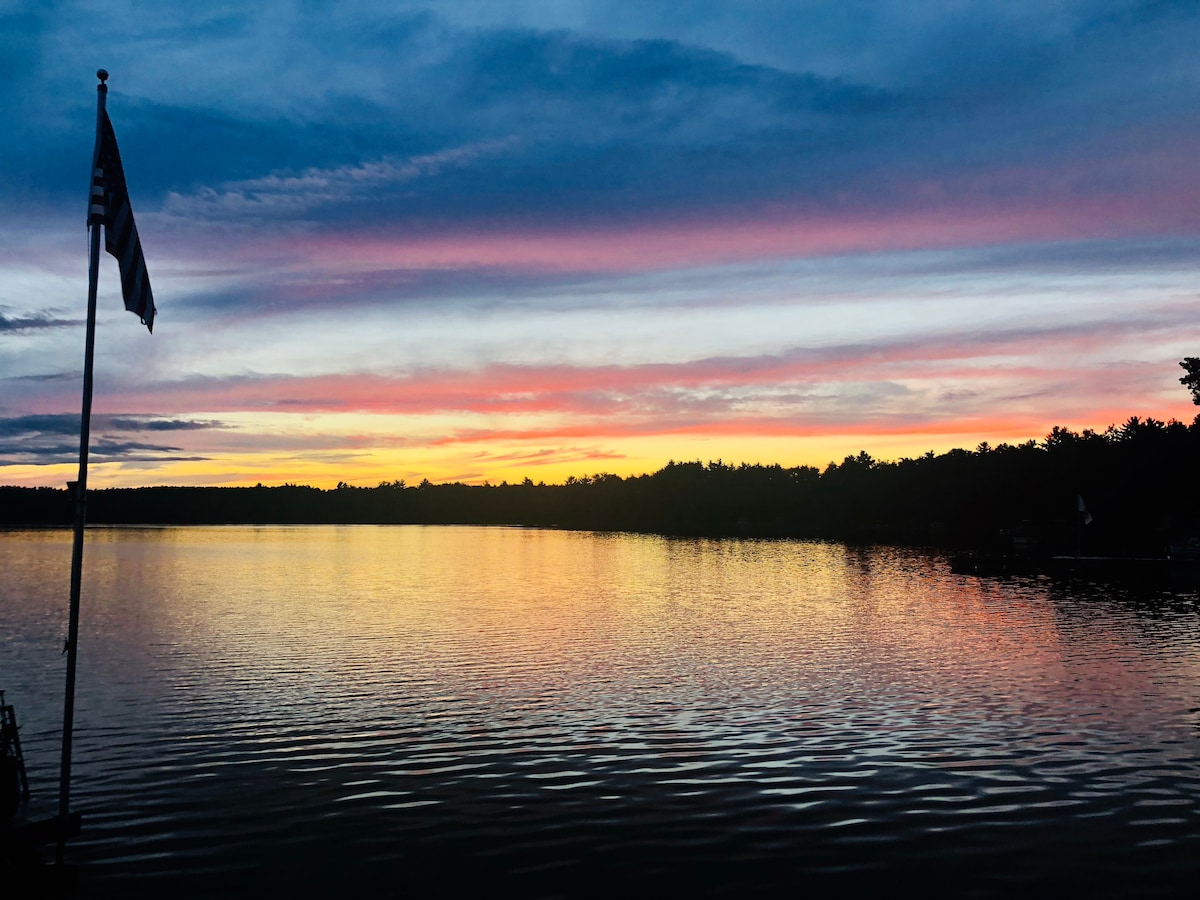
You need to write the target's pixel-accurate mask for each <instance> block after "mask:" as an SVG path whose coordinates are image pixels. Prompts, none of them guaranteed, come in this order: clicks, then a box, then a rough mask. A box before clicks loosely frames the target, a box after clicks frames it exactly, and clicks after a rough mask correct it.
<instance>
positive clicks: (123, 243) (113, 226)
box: [88, 112, 154, 332]
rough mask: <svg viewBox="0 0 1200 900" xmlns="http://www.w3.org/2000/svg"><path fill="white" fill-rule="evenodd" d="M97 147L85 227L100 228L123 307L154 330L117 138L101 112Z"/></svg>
mask: <svg viewBox="0 0 1200 900" xmlns="http://www.w3.org/2000/svg"><path fill="white" fill-rule="evenodd" d="M101 129H102V130H101V135H100V146H98V147H97V148H96V165H95V167H94V168H93V170H92V202H91V208H90V212H89V214H88V225H90V226H96V225H103V226H104V249H105V250H107V251H108V252H109V253H111V254H112V255H113V256H115V257H116V258H117V266H118V267H119V268H120V270H121V295H122V296H123V297H124V298H125V308H126V309H127V310H129V311H130V312H131V313H136V314H137V316H138V317H139V318H140V319H141V320H142V324H143V325H145V326H146V327H147V328H149V329H150V331H151V332H153V331H154V294H153V293H151V291H150V276H149V274H147V272H146V258H145V257H144V256H142V242H141V241H140V240H138V233H137V226H136V225H134V223H133V208H132V207H131V206H130V205H129V191H128V189H127V188H126V187H125V170H124V169H123V168H122V167H121V154H120V153H119V152H118V151H117V135H116V133H115V132H114V131H113V127H112V122H110V121H109V120H108V113H107V112H105V113H104V121H103V124H102V126H101Z"/></svg>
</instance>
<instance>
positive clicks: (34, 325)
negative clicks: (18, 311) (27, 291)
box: [0, 313, 83, 334]
mask: <svg viewBox="0 0 1200 900" xmlns="http://www.w3.org/2000/svg"><path fill="white" fill-rule="evenodd" d="M82 324H83V320H82V319H60V318H58V317H56V316H53V315H50V314H48V313H36V314H34V315H29V316H6V315H4V314H3V313H0V333H7V334H13V333H17V332H23V331H41V330H44V329H47V328H64V327H68V326H72V327H73V326H76V325H82Z"/></svg>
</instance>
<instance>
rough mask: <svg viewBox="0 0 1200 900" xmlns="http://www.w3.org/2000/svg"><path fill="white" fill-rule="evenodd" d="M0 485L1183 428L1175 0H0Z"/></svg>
mask: <svg viewBox="0 0 1200 900" xmlns="http://www.w3.org/2000/svg"><path fill="white" fill-rule="evenodd" d="M0 33H2V34H3V35H4V39H3V42H2V43H0V74H2V75H3V91H4V96H5V102H4V110H5V123H4V128H3V129H0V158H2V159H3V165H2V166H0V199H2V200H3V208H4V211H5V215H4V216H3V218H2V219H0V246H2V247H3V249H4V252H3V254H2V255H0V484H23V485H41V484H48V485H56V486H61V485H62V484H63V483H64V482H65V481H66V480H68V479H70V478H73V477H74V471H75V465H76V455H77V451H78V429H79V408H80V394H81V384H82V367H83V343H84V327H83V319H84V316H85V311H86V294H87V231H86V225H85V213H86V206H87V191H88V186H89V167H90V163H91V156H92V146H93V139H94V129H95V103H96V91H95V85H96V79H95V74H94V73H95V71H96V69H97V68H99V67H101V66H103V67H105V68H107V69H108V70H109V72H110V73H111V78H110V81H109V86H110V90H109V94H108V111H109V115H110V117H111V118H112V122H113V125H114V128H115V130H116V134H117V138H118V140H119V142H120V147H121V155H122V157H123V160H124V165H125V172H126V176H127V178H128V183H129V190H130V195H131V198H132V202H133V208H134V212H135V215H136V218H137V223H138V230H139V232H140V235H141V240H142V245H143V247H144V250H145V256H146V262H147V265H148V268H149V272H150V277H151V280H152V283H153V287H154V293H155V299H156V302H157V306H158V317H157V319H156V321H155V327H154V334H153V335H151V334H148V333H147V331H146V329H145V328H144V327H143V326H141V325H140V324H139V323H138V320H137V318H136V317H134V316H132V315H130V314H129V313H127V312H125V311H124V309H123V306H122V303H121V298H120V288H119V282H118V278H117V267H116V262H115V261H114V260H113V259H112V258H110V257H107V256H105V257H104V258H103V260H102V263H101V274H100V315H99V323H98V333H97V358H96V387H95V391H96V393H95V401H94V414H93V426H92V467H91V484H92V485H93V486H96V487H105V486H132V485H148V484H253V483H257V482H262V483H264V484H279V483H283V482H297V483H305V484H313V485H319V486H332V485H333V484H335V483H336V482H338V481H347V482H350V483H352V484H361V485H374V484H377V483H379V482H380V481H385V480H386V481H391V480H393V479H400V478H402V479H405V480H406V481H408V482H409V483H415V482H418V481H420V480H421V479H422V478H428V479H430V480H431V481H434V482H442V481H455V480H457V481H466V482H482V481H484V480H490V481H491V482H493V483H498V482H501V481H510V482H512V481H519V480H521V479H523V478H525V477H529V478H532V479H533V480H534V481H546V482H548V483H551V482H560V481H562V480H563V479H564V478H566V477H567V476H568V475H577V476H578V475H590V474H594V473H599V472H612V473H616V474H621V475H630V474H638V473H642V472H651V471H654V470H656V469H658V468H660V467H661V466H663V465H664V464H665V463H666V462H667V461H668V460H670V459H675V460H695V459H698V460H702V461H708V460H715V459H722V460H724V461H725V462H728V463H738V462H750V463H754V462H761V463H775V462H778V463H782V464H784V465H789V466H790V465H798V464H808V465H816V466H820V467H824V465H825V464H827V463H828V462H830V461H831V460H839V461H840V460H841V459H842V458H843V457H844V456H846V455H847V454H851V453H857V452H858V451H859V450H867V451H868V452H870V453H871V454H872V455H873V456H875V457H876V458H879V459H899V458H901V457H905V456H917V455H920V454H922V453H924V452H926V451H929V450H933V451H935V452H942V451H945V450H948V449H950V448H952V447H967V448H974V447H975V446H976V445H977V444H978V443H979V442H981V441H988V442H990V443H992V444H997V443H1000V442H1003V441H1008V442H1010V443H1013V442H1020V441H1025V440H1028V439H1030V438H1037V439H1040V438H1042V437H1043V436H1044V435H1045V434H1046V433H1047V432H1048V431H1049V430H1050V428H1051V427H1052V426H1054V425H1064V426H1068V427H1071V428H1075V429H1082V428H1095V429H1098V430H1100V429H1103V428H1104V427H1106V426H1107V425H1109V424H1110V423H1118V424H1119V423H1120V422H1122V421H1124V420H1125V419H1128V418H1129V416H1131V415H1139V416H1154V417H1156V418H1160V419H1170V418H1172V417H1175V418H1179V419H1181V420H1183V421H1187V422H1190V421H1191V420H1192V418H1193V416H1194V415H1195V413H1196V412H1197V409H1196V408H1195V407H1194V406H1193V405H1192V404H1191V400H1190V397H1189V395H1188V392H1187V391H1186V389H1184V388H1183V387H1182V386H1181V385H1180V384H1179V381H1178V379H1179V377H1180V375H1181V374H1182V370H1181V369H1180V368H1179V366H1178V365H1177V362H1178V360H1179V359H1181V358H1182V357H1184V356H1188V355H1194V356H1200V304H1198V303H1197V300H1198V298H1200V54H1198V53H1197V49H1196V48H1197V47H1200V14H1198V13H1197V7H1196V3H1195V0H1188V2H1169V0H1164V2H1151V0H1145V2H1139V0H1053V2H1049V0H979V2H966V0H925V2H920V3H915V2H912V0H873V2H866V0H838V2H833V0H827V2H805V0H787V2H784V0H778V2H776V0H762V2H754V3H731V2H722V3H715V2H703V0H702V2H693V3H682V4H681V3H665V2H657V0H640V2H604V0H571V2H561V0H560V2H533V0H530V2H523V0H508V2H486V0H443V2H439V3H436V4H430V3H415V2H412V3H410V2H397V0H387V2H384V0H361V2H345V3H338V2H288V3H283V2H280V3H262V4H243V3H240V2H239V3H217V2H214V3H194V2H186V3H185V2H177V0H165V2H155V3H139V2H119V0H114V2H105V3H102V4H101V3H89V2H69V0H68V2H61V3H40V2H33V0H26V2H21V0H16V2H13V0H0Z"/></svg>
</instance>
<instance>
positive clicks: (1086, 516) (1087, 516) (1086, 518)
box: [1076, 494, 1092, 525]
mask: <svg viewBox="0 0 1200 900" xmlns="http://www.w3.org/2000/svg"><path fill="white" fill-rule="evenodd" d="M1076 496H1077V497H1079V515H1080V518H1082V519H1083V524H1084V525H1091V524H1092V514H1091V513H1090V512H1088V508H1087V504H1086V503H1084V502H1083V495H1082V494H1076Z"/></svg>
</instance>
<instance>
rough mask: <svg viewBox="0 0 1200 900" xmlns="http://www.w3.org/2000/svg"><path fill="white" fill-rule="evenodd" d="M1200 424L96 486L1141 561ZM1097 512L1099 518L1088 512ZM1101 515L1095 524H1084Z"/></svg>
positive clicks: (286, 517)
mask: <svg viewBox="0 0 1200 900" xmlns="http://www.w3.org/2000/svg"><path fill="white" fill-rule="evenodd" d="M1197 461H1200V416H1197V418H1196V420H1195V421H1194V422H1193V423H1192V424H1191V425H1185V424H1183V423H1181V422H1178V421H1174V420H1172V421H1170V422H1162V421H1158V420H1155V419H1152V418H1147V419H1140V418H1138V417H1136V416H1134V417H1132V418H1130V419H1129V420H1128V421H1127V422H1125V423H1124V424H1122V425H1120V426H1109V427H1108V428H1107V429H1106V430H1104V431H1093V430H1090V429H1087V430H1084V431H1082V432H1078V433H1077V432H1074V431H1071V430H1069V429H1067V428H1062V427H1055V428H1053V429H1052V430H1051V431H1050V433H1049V434H1047V435H1046V437H1045V438H1044V439H1043V440H1041V441H1035V440H1030V441H1026V442H1025V443H1020V444H1007V443H1002V444H999V445H998V446H995V447H992V446H989V445H988V444H987V443H983V444H980V445H979V446H978V447H976V448H975V449H974V450H965V449H955V450H951V451H949V452H947V453H942V454H934V453H933V452H929V453H926V454H925V455H923V456H919V457H916V458H905V459H901V460H898V461H881V460H876V459H874V458H873V457H872V456H871V455H870V454H869V453H867V452H866V451H863V452H860V453H858V454H857V455H852V456H847V457H846V458H845V459H844V460H842V462H840V463H836V462H831V463H830V464H829V465H828V466H826V467H825V469H824V470H820V469H818V468H815V467H812V466H795V467H783V466H780V465H760V464H746V463H742V464H739V465H731V464H727V463H725V462H723V461H721V460H716V461H711V462H707V463H705V462H700V461H691V462H675V461H671V462H668V463H667V465H665V466H664V467H663V468H661V469H659V470H658V471H656V472H654V473H652V474H646V475H637V476H630V477H621V476H618V475H612V474H606V473H599V474H595V475H590V476H584V477H573V478H568V479H567V480H566V482H564V483H563V484H551V485H547V484H534V483H533V482H532V481H531V480H529V479H525V481H523V482H521V483H518V484H508V483H502V484H498V485H494V484H484V485H467V484H461V483H446V484H433V483H431V482H429V481H427V480H426V481H422V482H421V483H420V484H418V485H407V484H405V482H403V481H399V480H397V481H390V482H384V483H381V484H379V485H377V486H375V487H358V486H354V485H350V484H347V483H344V482H342V483H339V484H338V486H337V487H335V488H330V489H321V488H315V487H308V486H304V485H296V484H285V485H281V486H262V485H258V486H255V487H141V488H109V489H103V490H95V491H89V493H88V521H89V522H90V523H93V524H179V525H201V524H203V525H215V524H340V523H364V524H437V525H447V524H476V525H515V526H536V527H548V528H566V529H583V530H595V531H631V532H644V533H656V534H664V535H680V536H711V537H721V536H741V537H756V538H813V539H830V540H841V541H850V542H872V543H905V544H927V545H929V544H932V545H941V546H945V547H950V548H963V549H967V548H972V549H981V550H993V551H996V552H1008V551H1010V550H1012V549H1013V547H1014V546H1016V547H1020V548H1029V549H1031V550H1032V551H1033V552H1045V553H1059V552H1073V551H1074V549H1075V547H1076V546H1078V545H1080V544H1082V546H1083V550H1084V552H1085V553H1094V554H1109V555H1142V554H1158V553H1161V552H1163V550H1164V549H1165V547H1166V546H1167V545H1168V543H1170V542H1172V541H1179V540H1183V539H1186V538H1187V537H1189V536H1191V535H1194V534H1195V535H1200V473H1198V467H1197ZM1081 507H1082V508H1084V509H1086V514H1085V513H1084V512H1083V511H1082V509H1081ZM72 516H73V505H72V503H71V499H70V497H69V496H68V493H67V491H66V490H65V489H55V488H45V487H41V488H23V487H0V524H3V525H8V526H24V525H43V526H66V525H70V524H71V522H72ZM1085 520H1086V524H1085Z"/></svg>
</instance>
